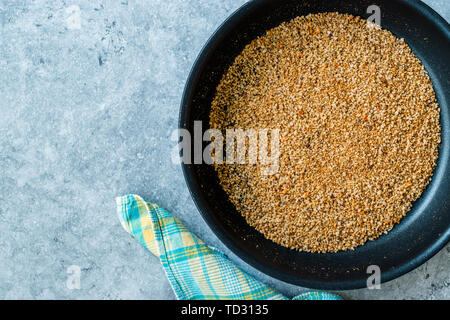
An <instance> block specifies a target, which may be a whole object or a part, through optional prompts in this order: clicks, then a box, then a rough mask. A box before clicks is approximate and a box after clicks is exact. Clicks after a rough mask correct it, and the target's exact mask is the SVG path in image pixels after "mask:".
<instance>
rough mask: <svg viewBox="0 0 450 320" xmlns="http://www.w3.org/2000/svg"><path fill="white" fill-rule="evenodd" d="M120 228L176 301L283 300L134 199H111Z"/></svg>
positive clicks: (308, 296) (325, 296) (313, 296)
mask: <svg viewBox="0 0 450 320" xmlns="http://www.w3.org/2000/svg"><path fill="white" fill-rule="evenodd" d="M117 210H118V214H119V219H120V222H121V224H122V226H123V227H124V228H125V230H126V231H127V232H128V233H130V234H131V235H132V236H133V237H134V238H136V240H137V241H139V242H140V243H141V244H142V245H143V246H144V247H145V248H147V249H148V250H150V251H151V252H152V253H153V254H154V255H155V256H157V257H158V258H159V260H160V261H161V264H162V266H163V268H164V270H165V272H166V275H167V278H168V279H169V282H170V284H171V286H172V288H173V290H174V292H175V295H176V297H177V298H178V299H182V300H202V299H222V300H232V299H238V300H256V299H259V300H270V299H274V300H287V298H286V297H285V296H283V295H282V294H280V293H278V292H276V291H275V290H273V289H271V288H269V287H268V286H266V285H265V284H263V283H261V282H259V281H258V280H256V279H255V278H254V277H252V276H250V275H248V274H247V273H245V272H244V271H242V270H241V269H239V268H238V267H237V266H235V265H234V264H233V263H232V262H231V261H230V260H229V259H228V258H227V257H226V256H225V255H224V254H222V253H221V252H219V251H217V250H216V249H213V248H210V247H208V246H207V245H206V244H205V243H204V242H203V241H201V240H200V239H199V238H197V236H195V235H194V234H192V233H191V232H190V231H189V230H187V229H186V227H185V226H184V225H183V224H182V223H181V222H180V221H179V220H178V219H176V218H174V217H172V215H170V214H169V213H168V212H167V211H165V210H164V209H161V208H160V207H158V206H157V205H156V204H152V203H149V202H146V201H144V200H143V199H142V198H141V197H139V196H137V195H127V196H124V197H119V198H117ZM294 299H295V300H340V299H341V298H340V297H338V296H336V295H333V294H329V293H325V292H308V293H304V294H301V295H299V296H297V297H295V298H294Z"/></svg>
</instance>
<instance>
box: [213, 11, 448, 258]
mask: <svg viewBox="0 0 450 320" xmlns="http://www.w3.org/2000/svg"><path fill="white" fill-rule="evenodd" d="M439 113H440V110H439V106H438V104H437V102H436V98H435V93H434V91H433V87H432V84H431V82H430V79H429V77H428V74H427V72H426V71H425V69H424V67H423V66H422V64H421V62H420V60H419V59H418V58H417V57H416V56H415V55H414V54H413V53H412V51H411V49H410V48H409V47H408V46H407V45H406V44H405V42H404V41H403V39H398V38H396V37H395V36H394V35H393V34H392V33H391V32H389V31H387V30H381V29H380V28H374V27H373V25H370V23H368V22H367V21H366V20H364V19H361V18H359V17H355V16H352V15H346V14H345V15H344V14H338V13H320V14H312V15H308V16H304V17H298V18H295V19H293V20H292V21H290V22H287V23H283V24H281V25H280V26H278V27H276V28H274V29H271V30H269V31H267V33H266V34H264V35H263V36H261V37H259V38H257V39H255V40H254V41H252V42H251V43H250V44H249V45H247V46H246V47H245V49H244V50H243V51H242V53H241V54H240V55H239V56H238V57H237V58H236V59H235V61H234V63H233V65H232V66H231V67H230V68H229V70H228V71H227V72H226V73H225V74H224V76H223V78H222V80H221V82H220V84H219V86H218V87H217V93H216V97H215V99H214V101H213V103H212V111H211V115H210V126H211V127H212V128H217V129H220V130H225V129H232V128H240V129H249V128H253V129H261V128H263V129H277V128H278V129H279V130H280V149H281V155H280V158H279V165H280V167H279V170H278V172H277V173H276V174H274V175H262V174H261V173H260V169H261V166H260V165H259V164H256V165H228V164H223V165H217V164H216V165H215V169H216V171H217V173H218V176H219V179H220V182H221V185H222V186H223V189H224V190H225V192H226V193H227V194H228V196H229V199H230V200H231V202H232V203H233V204H234V205H235V207H236V208H237V210H238V211H239V212H240V213H241V214H242V215H243V216H244V217H245V218H246V220H247V222H248V223H249V224H250V225H252V226H253V227H255V228H256V229H257V230H258V231H260V232H261V233H262V234H263V235H264V236H265V237H267V238H268V239H271V240H273V241H275V242H276V243H278V244H281V245H283V246H286V247H289V248H295V249H298V250H303V251H309V252H336V251H339V250H346V249H353V248H355V247H356V246H359V245H362V244H364V243H365V242H366V241H367V240H373V239H375V238H377V237H379V236H380V235H382V234H383V233H387V232H388V231H389V230H391V229H392V227H393V226H394V225H395V224H396V223H399V221H400V220H401V219H402V217H403V216H405V215H406V213H407V212H408V211H409V210H410V208H411V205H412V202H413V201H414V200H416V199H417V198H418V197H419V196H420V195H421V193H422V191H423V190H424V189H425V188H426V186H427V184H428V183H429V182H430V180H431V177H432V174H433V170H434V168H435V166H436V161H437V157H438V146H439V143H440V123H439Z"/></svg>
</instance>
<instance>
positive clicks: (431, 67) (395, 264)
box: [179, 0, 450, 290]
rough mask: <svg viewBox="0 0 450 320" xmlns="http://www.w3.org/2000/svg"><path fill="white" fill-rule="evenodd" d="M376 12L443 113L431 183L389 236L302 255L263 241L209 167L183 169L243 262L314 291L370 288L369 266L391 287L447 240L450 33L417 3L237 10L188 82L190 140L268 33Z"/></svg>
mask: <svg viewBox="0 0 450 320" xmlns="http://www.w3.org/2000/svg"><path fill="white" fill-rule="evenodd" d="M372 4H375V5H378V6H379V7H380V9H381V25H382V27H383V28H386V29H388V30H390V31H392V32H393V33H394V34H395V35H396V36H397V37H399V38H404V39H405V41H406V43H407V44H408V45H409V46H410V47H411V48H412V49H413V51H414V53H415V54H416V55H417V56H418V57H419V58H420V59H421V60H422V62H423V64H424V66H425V68H426V69H427V71H428V72H429V74H430V76H431V79H432V82H433V85H434V88H435V91H436V94H437V99H438V102H439V104H440V107H441V125H442V144H441V146H440V154H439V161H438V166H437V169H436V171H435V173H434V177H433V179H432V182H431V184H430V185H429V186H428V188H427V189H426V191H425V192H424V194H423V195H422V197H421V198H420V199H419V200H418V201H416V202H415V204H414V207H413V209H412V210H411V211H410V212H409V214H408V215H407V216H406V217H405V218H404V219H403V220H402V221H401V223H400V224H399V225H397V226H396V227H395V228H394V229H393V230H392V231H391V232H390V233H388V234H387V235H384V236H382V237H380V238H379V239H377V240H375V241H370V242H368V243H367V244H365V245H364V246H361V247H358V248H356V250H354V251H344V252H338V253H329V254H317V253H307V252H298V251H294V250H290V249H287V248H284V247H282V246H280V245H277V244H276V243H274V242H272V241H270V240H267V239H265V238H264V237H263V236H262V235H261V234H260V233H259V232H258V231H256V230H255V229H253V228H252V227H250V226H249V225H248V224H247V223H246V222H245V220H244V218H243V217H242V216H241V215H240V214H239V213H238V212H237V211H236V209H235V208H234V206H233V205H232V204H231V203H230V201H229V200H228V199H227V195H226V194H225V192H224V191H223V190H222V188H221V186H220V185H219V183H218V178H217V176H216V174H215V172H214V169H213V168H212V166H209V165H206V164H200V165H187V164H183V171H184V175H185V178H186V181H187V184H188V186H189V189H190V191H191V194H192V197H193V198H194V201H195V203H196V205H197V207H198V209H199V211H200V213H201V214H202V215H203V218H204V219H205V221H206V222H207V223H208V225H209V226H210V227H211V229H212V230H213V231H214V232H215V233H216V235H217V236H218V237H219V238H220V239H221V240H222V241H223V242H224V243H225V244H226V245H227V246H228V247H229V248H230V249H231V250H232V251H233V252H234V253H235V254H237V255H238V256H239V257H241V258H242V259H243V260H245V261H246V262H248V263H249V264H251V265H252V266H254V267H256V268H257V269H259V270H261V271H262V272H264V273H266V274H268V275H270V276H273V277H276V278H278V279H281V280H284V281H286V282H290V283H293V284H298V285H302V286H305V287H310V288H317V289H328V290H330V289H356V288H362V287H365V286H366V279H367V278H368V274H367V273H366V271H367V267H368V266H369V265H378V266H379V267H380V268H381V280H382V281H383V282H385V281H389V280H391V279H394V278H396V277H399V276H400V275H402V274H404V273H406V272H408V271H410V270H412V269H414V268H416V267H418V266H419V265H420V264H422V263H424V262H425V261H426V260H428V259H429V258H430V257H432V256H433V255H434V254H436V253H437V252H438V251H439V250H440V249H441V248H443V247H444V245H445V244H446V243H447V242H448V241H449V239H450V167H449V166H450V163H449V158H450V120H449V102H450V76H449V75H450V26H449V24H448V23H447V22H446V21H445V20H444V19H442V18H441V17H440V16H439V15H438V14H437V13H436V12H434V11H433V10H432V9H430V8H429V7H428V6H426V5H425V4H423V3H422V2H420V1H412V0H410V1H406V0H352V1H350V0H308V1H306V0H259V1H251V2H249V3H247V4H246V5H244V6H243V7H242V8H241V9H239V10H238V11H236V12H235V13H234V14H233V15H232V16H231V17H230V18H229V19H228V20H227V21H225V22H224V23H223V24H222V26H221V27H220V28H219V29H218V30H217V31H216V32H215V33H214V35H213V36H212V37H211V39H210V40H209V41H208V43H207V44H206V45H205V47H204V48H203V50H202V52H201V54H200V55H199V57H198V58H197V61H196V62H195V65H194V67H193V69H192V71H191V74H190V76H189V78H188V81H187V84H186V88H185V92H184V95H183V100H182V103H181V111H180V124H179V125H180V128H185V129H187V130H189V131H190V132H191V133H192V134H193V122H194V120H201V121H202V122H203V130H206V129H208V123H209V112H210V105H211V101H212V100H213V97H214V94H215V89H216V86H217V85H218V83H219V81H220V79H221V77H222V74H223V73H224V71H225V70H226V69H227V68H228V67H229V66H230V65H231V63H232V62H233V60H234V58H235V57H236V56H237V55H238V54H239V53H240V52H241V51H242V49H243V48H244V46H245V45H246V44H248V43H249V42H250V41H251V40H252V39H254V38H256V37H257V36H259V35H262V34H263V33H264V32H265V31H266V30H268V29H270V28H273V27H275V26H277V25H279V24H280V23H281V22H283V21H288V20H290V19H292V18H295V17H296V16H300V15H305V14H308V13H317V12H329V11H338V12H340V13H350V14H353V15H359V16H361V17H363V18H367V17H368V16H369V14H368V13H366V11H367V8H368V7H369V6H370V5H372Z"/></svg>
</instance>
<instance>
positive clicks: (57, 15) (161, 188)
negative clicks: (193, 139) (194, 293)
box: [0, 0, 450, 299]
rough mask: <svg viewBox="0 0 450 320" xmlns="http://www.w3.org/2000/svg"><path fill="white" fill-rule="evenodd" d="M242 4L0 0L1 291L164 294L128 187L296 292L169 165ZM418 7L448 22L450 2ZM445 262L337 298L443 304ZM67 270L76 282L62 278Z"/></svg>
mask: <svg viewBox="0 0 450 320" xmlns="http://www.w3.org/2000/svg"><path fill="white" fill-rule="evenodd" d="M244 2H245V1H244V0H192V1H186V0H170V1H169V0H166V1H159V0H149V1H134V0H128V1H127V0H121V1H99V0H89V1H88V0H82V1H50V0H48V1H46V0H36V1H32V2H31V1H26V0H21V1H18V0H15V1H9V0H6V1H5V0H3V1H0V92H1V96H0V299H52V298H59V299H81V298H86V299H173V298H174V295H173V293H172V291H171V288H170V287H169V284H168V282H167V281H166V279H165V276H164V273H163V270H162V268H161V267H160V264H159V261H158V260H157V259H156V258H154V257H153V256H152V255H151V254H150V253H149V252H147V251H146V250H145V249H144V248H142V247H141V246H140V245H139V244H138V243H137V242H136V241H135V240H133V239H132V238H131V237H130V236H129V235H128V234H127V233H126V232H125V231H124V230H122V228H121V226H120V224H119V221H118V219H117V217H116V208H115V203H114V197H115V196H118V195H123V194H127V193H136V194H140V195H142V196H143V197H145V198H146V199H148V200H150V201H154V202H156V203H158V204H160V205H161V206H163V207H165V208H166V209H168V210H169V211H171V212H172V213H173V214H174V215H175V216H177V217H179V218H180V219H181V220H183V221H184V222H185V224H186V225H187V226H188V227H189V228H190V229H191V230H192V231H194V232H195V233H197V234H198V235H199V236H200V237H201V238H203V239H204V240H205V241H206V242H207V243H208V244H211V245H213V246H215V247H218V248H219V249H221V250H222V251H224V252H225V253H227V254H228V255H229V256H230V257H231V258H232V259H233V260H234V261H235V262H236V263H237V264H238V265H240V266H241V267H243V268H244V269H245V270H247V271H248V272H249V273H251V274H253V275H255V276H257V277H258V278H260V279H261V280H263V281H265V282H267V283H269V284H270V285H272V286H273V287H275V288H277V289H279V290H280V291H281V292H283V293H284V294H286V295H290V296H292V295H295V294H297V293H300V292H302V291H304V290H305V289H304V288H300V287H296V286H292V285H288V284H286V283H282V282H280V281H277V280H275V279H272V278H269V277H267V276H265V275H263V274H261V273H260V272H258V271H257V270H255V269H253V268H251V267H249V266H248V265H246V264H245V263H244V262H242V261H241V260H240V259H239V258H237V257H236V256H234V255H233V254H231V253H230V252H229V251H228V250H227V249H226V248H225V247H224V246H223V244H222V243H221V242H220V241H219V240H218V239H217V238H216V237H215V236H214V235H213V234H212V232H211V231H210V230H209V228H208V227H207V226H206V224H205V223H204V222H203V220H202V219H201V218H200V216H199V214H198V212H197V210H196V208H195V206H194V204H193V202H192V200H191V198H190V196H189V193H188V190H187V187H186V185H185V182H184V180H183V177H182V173H181V170H180V168H179V166H177V165H174V164H172V162H171V160H170V151H171V150H172V148H173V146H174V143H173V142H171V141H170V135H171V133H172V131H173V130H174V129H175V128H176V127H177V116H178V107H179V102H180V98H181V94H182V90H183V86H184V83H185V80H186V77H187V74H188V71H189V69H190V67H191V66H192V64H193V62H194V59H195V57H196V56H197V54H198V53H199V50H200V49H201V47H202V45H203V43H204V42H205V41H206V40H207V38H208V37H209V36H210V34H211V33H212V32H213V31H214V30H215V29H216V28H217V27H218V26H219V24H220V23H221V22H222V21H223V20H224V19H225V18H226V17H227V16H228V15H230V14H231V13H232V12H233V11H234V10H235V9H237V8H238V7H239V6H240V5H242V4H243V3H244ZM426 2H427V3H428V4H429V5H430V6H432V7H433V8H434V9H436V10H437V11H438V12H440V14H441V15H442V16H444V17H445V18H446V19H447V20H450V2H449V1H447V0H427V1H426ZM72 5H76V6H77V7H71V6H72ZM67 8H70V9H67ZM77 8H79V11H78V9H77ZM78 16H79V18H80V19H79V21H78V19H77V17H78ZM449 262H450V246H447V247H446V248H445V249H443V250H442V251H441V252H440V253H439V254H438V255H437V256H435V257H434V258H433V259H431V260H430V261H429V262H428V263H426V264H425V265H424V266H422V267H420V268H419V269H417V270H415V271H413V272H411V273H409V274H407V275H405V276H403V277H401V278H399V279H397V280H395V281H392V282H390V283H387V284H384V285H383V286H382V289H381V290H373V291H370V290H367V289H365V290H356V291H347V292H343V293H342V295H343V297H345V298H350V299H357V298H367V299H372V298H373V299H378V298H393V299H408V298H418V299H438V298H444V299H448V298H450V287H449V283H450V274H449ZM71 265H77V266H80V268H81V283H80V284H81V287H80V289H79V290H71V289H69V288H68V287H67V283H66V282H67V277H68V274H67V268H68V267H69V266H71Z"/></svg>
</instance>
